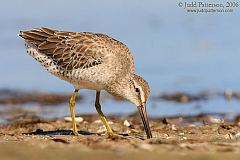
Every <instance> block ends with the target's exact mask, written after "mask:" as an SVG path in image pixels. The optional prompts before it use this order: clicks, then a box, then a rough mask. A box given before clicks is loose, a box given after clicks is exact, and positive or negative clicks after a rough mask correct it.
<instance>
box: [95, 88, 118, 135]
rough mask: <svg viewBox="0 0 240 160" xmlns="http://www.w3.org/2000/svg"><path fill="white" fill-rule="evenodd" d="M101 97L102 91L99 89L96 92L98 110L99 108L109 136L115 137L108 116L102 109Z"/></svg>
mask: <svg viewBox="0 0 240 160" xmlns="http://www.w3.org/2000/svg"><path fill="white" fill-rule="evenodd" d="M99 99H100V91H97V92H96V101H95V107H96V110H97V112H98V114H99V116H100V118H101V120H102V122H103V124H104V125H105V127H106V129H107V133H108V136H110V137H113V136H114V133H113V131H112V129H111V127H110V126H109V124H108V122H107V119H106V117H105V116H104V114H103V112H102V110H101V105H100V102H99Z"/></svg>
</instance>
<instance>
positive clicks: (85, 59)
mask: <svg viewBox="0 0 240 160" xmlns="http://www.w3.org/2000/svg"><path fill="white" fill-rule="evenodd" d="M20 36H21V37H22V38H24V40H25V41H26V43H30V44H34V45H35V46H36V47H37V49H38V51H39V52H40V53H41V54H45V55H47V56H48V57H50V58H51V59H52V60H53V62H54V63H56V64H57V65H58V66H60V67H62V68H63V69H65V70H73V69H79V68H81V69H85V68H90V67H93V66H96V65H99V64H101V63H102V62H103V57H104V54H103V53H102V52H100V51H101V48H100V47H99V45H98V43H97V42H98V40H97V35H96V34H93V33H89V32H78V33H76V32H63V31H57V30H51V29H48V28H34V29H32V30H30V31H21V32H20Z"/></svg>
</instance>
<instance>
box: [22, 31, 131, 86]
mask: <svg viewBox="0 0 240 160" xmlns="http://www.w3.org/2000/svg"><path fill="white" fill-rule="evenodd" d="M20 36H21V37H23V38H24V40H25V42H26V46H27V51H28V53H30V54H31V55H32V56H33V57H34V58H35V59H36V60H37V61H39V62H40V63H41V64H42V65H43V66H44V67H45V68H46V69H47V70H48V71H49V72H50V73H52V74H54V75H56V76H58V77H60V78H62V79H64V80H67V81H69V82H70V83H72V84H73V85H74V86H75V88H79V89H81V88H86V89H104V88H105V87H106V84H108V83H112V82H114V81H116V79H119V78H120V77H123V76H125V75H127V74H133V73H134V61H133V57H132V55H131V53H130V51H129V49H128V48H127V47H126V46H125V45H124V44H123V43H121V42H119V41H117V40H115V39H113V38H111V37H109V36H107V35H104V34H95V33H90V32H63V31H56V30H50V29H47V28H35V29H32V30H30V31H25V32H21V33H20ZM122 60H123V61H122ZM99 71H101V72H99ZM78 81H83V83H85V86H83V85H81V84H79V82H78ZM84 81H88V82H89V83H92V84H89V85H93V86H94V84H95V83H96V84H98V85H99V86H101V87H99V88H93V87H89V86H88V84H86V83H87V82H84Z"/></svg>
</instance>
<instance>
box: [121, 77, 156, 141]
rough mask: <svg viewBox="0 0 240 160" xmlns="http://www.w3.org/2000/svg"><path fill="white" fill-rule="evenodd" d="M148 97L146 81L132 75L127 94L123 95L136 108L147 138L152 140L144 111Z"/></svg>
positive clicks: (148, 91) (148, 90) (148, 89)
mask: <svg viewBox="0 0 240 160" xmlns="http://www.w3.org/2000/svg"><path fill="white" fill-rule="evenodd" d="M149 95H150V88H149V86H148V83H147V81H145V80H144V79H143V78H142V77H140V76H138V75H134V76H133V78H132V79H131V80H130V84H129V87H128V92H127V94H126V95H125V98H126V99H127V100H129V101H130V102H132V103H134V104H135V105H136V106H137V108H138V111H139V113H140V116H141V118H142V121H143V125H144V129H145V131H146V134H147V138H152V133H151V130H150V127H149V123H148V117H147V111H146V102H147V100H148V97H149Z"/></svg>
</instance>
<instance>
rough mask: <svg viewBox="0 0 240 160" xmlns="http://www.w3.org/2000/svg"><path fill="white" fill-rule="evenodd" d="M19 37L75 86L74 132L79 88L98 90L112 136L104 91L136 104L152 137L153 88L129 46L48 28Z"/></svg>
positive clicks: (97, 102) (72, 102)
mask: <svg viewBox="0 0 240 160" xmlns="http://www.w3.org/2000/svg"><path fill="white" fill-rule="evenodd" d="M19 36H20V37H22V38H23V40H24V41H25V46H26V50H27V53H28V54H29V55H31V56H32V57H33V58H34V59H35V60H37V61H38V62H39V63H40V64H41V65H42V66H43V67H44V68H45V69H46V70H47V71H48V72H50V73H51V74H53V75H55V76H57V77H59V78H61V79H63V80H65V81H67V82H69V83H71V84H72V85H73V86H74V92H73V94H72V96H71V98H70V101H69V106H70V112H71V118H72V131H73V134H74V135H78V130H77V126H76V121H75V112H74V106H75V99H76V96H77V94H78V91H79V90H80V89H90V90H95V91H96V100H95V107H96V110H97V112H98V114H99V116H100V118H101V120H102V122H103V124H104V125H105V127H106V130H107V134H108V135H109V136H110V137H111V136H114V133H113V131H112V129H111V127H110V126H109V124H108V122H107V120H106V117H105V115H104V114H103V112H102V110H101V105H100V92H101V91H102V90H106V91H107V92H108V93H110V94H112V95H113V96H118V97H121V98H123V99H126V100H128V101H130V102H132V103H133V104H135V105H136V106H137V108H138V111H139V113H140V116H141V118H142V122H143V125H144V129H145V132H146V134H147V138H152V133H151V130H150V127H149V122H148V117H147V111H146V102H147V99H148V97H149V94H150V88H149V86H148V83H147V81H145V80H144V79H143V78H142V77H140V76H138V75H136V74H134V60H133V56H132V54H131V52H130V50H129V48H128V47H127V46H126V45H124V44H123V43H121V42H119V41H117V40H115V39H113V38H111V37H109V36H107V35H105V34H100V33H92V32H66V31H58V30H52V29H48V28H33V29H31V30H29V31H20V34H19Z"/></svg>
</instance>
